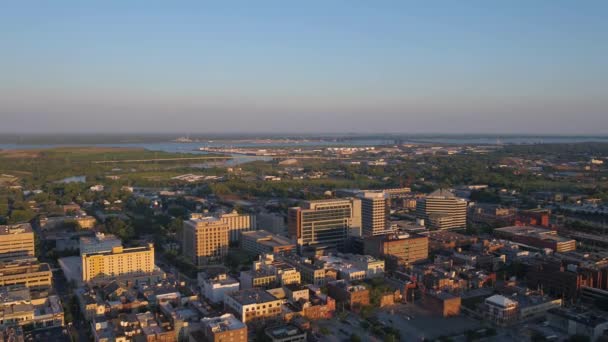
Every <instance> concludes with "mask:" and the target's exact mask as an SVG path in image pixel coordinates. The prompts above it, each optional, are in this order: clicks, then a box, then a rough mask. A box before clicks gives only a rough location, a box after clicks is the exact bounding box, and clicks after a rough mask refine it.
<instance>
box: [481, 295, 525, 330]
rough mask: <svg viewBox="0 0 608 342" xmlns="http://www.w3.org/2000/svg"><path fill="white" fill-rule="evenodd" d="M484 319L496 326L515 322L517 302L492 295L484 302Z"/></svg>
mask: <svg viewBox="0 0 608 342" xmlns="http://www.w3.org/2000/svg"><path fill="white" fill-rule="evenodd" d="M484 313H485V315H484V317H485V318H486V319H487V320H489V321H491V322H492V323H494V324H496V325H502V326H504V325H509V324H511V323H514V322H516V321H517V315H518V305H517V302H516V301H514V300H511V299H509V298H507V297H505V296H501V295H493V296H491V297H488V298H486V300H485V302H484Z"/></svg>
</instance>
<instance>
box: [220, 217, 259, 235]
mask: <svg viewBox="0 0 608 342" xmlns="http://www.w3.org/2000/svg"><path fill="white" fill-rule="evenodd" d="M219 219H220V221H222V222H224V223H226V224H227V225H228V232H229V234H228V235H229V238H230V242H238V241H239V240H240V238H241V232H248V231H250V230H255V227H256V224H255V215H246V214H245V215H241V214H239V213H238V212H237V211H236V210H234V211H233V212H231V213H230V214H222V215H220V216H219Z"/></svg>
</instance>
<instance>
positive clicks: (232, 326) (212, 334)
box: [195, 313, 247, 342]
mask: <svg viewBox="0 0 608 342" xmlns="http://www.w3.org/2000/svg"><path fill="white" fill-rule="evenodd" d="M201 323H202V326H203V329H202V333H203V336H202V338H204V339H200V338H195V340H196V341H210V342H247V325H245V323H243V322H241V321H239V320H238V319H236V318H235V317H234V315H232V314H229V313H228V314H224V315H221V316H219V317H206V318H203V319H202V320H201Z"/></svg>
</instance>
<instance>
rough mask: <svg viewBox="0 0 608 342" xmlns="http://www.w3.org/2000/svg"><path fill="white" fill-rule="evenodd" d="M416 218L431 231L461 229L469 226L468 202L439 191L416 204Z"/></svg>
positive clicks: (444, 191) (449, 193) (447, 192)
mask: <svg viewBox="0 0 608 342" xmlns="http://www.w3.org/2000/svg"><path fill="white" fill-rule="evenodd" d="M416 217H417V218H419V219H423V220H424V225H425V226H426V227H427V228H429V229H459V228H465V227H466V225H467V201H466V200H464V199H461V198H457V197H456V196H454V194H453V193H451V192H449V191H447V190H443V189H439V190H437V191H435V192H432V193H431V194H429V195H428V196H426V197H425V198H421V199H419V200H418V203H416Z"/></svg>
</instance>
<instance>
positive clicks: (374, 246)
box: [363, 232, 429, 265]
mask: <svg viewBox="0 0 608 342" xmlns="http://www.w3.org/2000/svg"><path fill="white" fill-rule="evenodd" d="M363 254H368V255H372V256H375V257H391V258H395V261H396V262H397V263H398V264H399V265H410V264H412V263H414V262H417V261H422V260H426V259H427V258H428V256H429V238H428V237H427V236H421V235H415V234H408V233H404V232H401V233H400V232H395V233H391V234H386V235H380V236H374V237H370V238H365V239H364V240H363Z"/></svg>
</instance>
